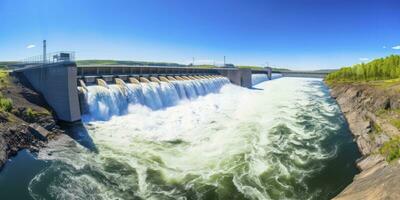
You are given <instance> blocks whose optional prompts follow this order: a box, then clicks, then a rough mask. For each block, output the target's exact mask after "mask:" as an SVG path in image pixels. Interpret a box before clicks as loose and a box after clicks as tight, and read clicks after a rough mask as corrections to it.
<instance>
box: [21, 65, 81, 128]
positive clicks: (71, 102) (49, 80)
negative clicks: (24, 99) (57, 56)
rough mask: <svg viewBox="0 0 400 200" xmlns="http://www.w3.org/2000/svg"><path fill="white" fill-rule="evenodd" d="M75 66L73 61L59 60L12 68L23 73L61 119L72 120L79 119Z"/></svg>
mask: <svg viewBox="0 0 400 200" xmlns="http://www.w3.org/2000/svg"><path fill="white" fill-rule="evenodd" d="M76 70H77V68H76V64H75V62H68V61H66V62H59V63H52V64H45V65H36V66H30V67H25V68H21V69H18V70H14V72H15V73H17V74H19V75H23V77H25V78H26V79H27V80H28V81H29V83H30V85H31V86H32V87H33V89H35V90H36V91H37V92H38V93H40V94H41V95H43V97H44V98H45V99H46V101H47V104H49V106H50V107H51V108H52V109H53V110H54V112H55V114H56V117H57V118H58V119H59V120H61V121H66V122H74V121H79V120H80V119H81V113H80V109H79V101H78V91H77V81H76V80H77V76H76V75H77V71H76Z"/></svg>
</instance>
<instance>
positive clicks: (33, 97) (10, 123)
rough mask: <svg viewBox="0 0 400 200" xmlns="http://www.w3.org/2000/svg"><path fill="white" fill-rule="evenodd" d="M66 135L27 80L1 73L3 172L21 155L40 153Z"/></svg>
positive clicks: (0, 148)
mask: <svg viewBox="0 0 400 200" xmlns="http://www.w3.org/2000/svg"><path fill="white" fill-rule="evenodd" d="M61 133H63V131H62V130H61V129H60V128H59V126H58V125H57V124H56V120H55V118H54V117H53V115H52V114H51V110H50V109H49V107H48V105H47V104H46V102H45V101H44V99H43V98H42V97H41V95H40V94H38V93H36V92H35V91H33V90H31V89H30V88H29V87H27V84H26V83H25V82H24V80H23V78H16V77H13V76H10V75H9V73H8V72H7V71H5V70H1V71H0V169H1V167H2V166H3V165H4V164H5V163H6V162H7V160H8V158H10V157H12V156H15V155H16V154H17V153H18V151H20V150H22V149H28V150H29V151H30V152H32V153H36V152H38V151H39V149H40V148H41V147H43V146H44V145H45V144H46V142H47V141H48V140H51V139H53V138H55V137H57V136H58V135H60V134H61Z"/></svg>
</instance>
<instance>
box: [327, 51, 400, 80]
mask: <svg viewBox="0 0 400 200" xmlns="http://www.w3.org/2000/svg"><path fill="white" fill-rule="evenodd" d="M396 78H400V56H399V55H390V56H388V57H385V58H379V59H375V60H373V61H371V62H368V63H361V64H356V65H353V66H350V67H343V68H341V69H340V70H338V71H335V72H332V73H330V74H329V75H328V76H327V77H326V80H327V81H372V80H387V79H396Z"/></svg>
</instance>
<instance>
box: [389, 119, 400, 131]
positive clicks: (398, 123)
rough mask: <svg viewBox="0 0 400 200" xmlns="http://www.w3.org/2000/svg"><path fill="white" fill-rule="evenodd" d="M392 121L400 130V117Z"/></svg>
mask: <svg viewBox="0 0 400 200" xmlns="http://www.w3.org/2000/svg"><path fill="white" fill-rule="evenodd" d="M390 123H391V124H392V125H393V126H395V127H396V128H397V129H399V130H400V119H392V120H390Z"/></svg>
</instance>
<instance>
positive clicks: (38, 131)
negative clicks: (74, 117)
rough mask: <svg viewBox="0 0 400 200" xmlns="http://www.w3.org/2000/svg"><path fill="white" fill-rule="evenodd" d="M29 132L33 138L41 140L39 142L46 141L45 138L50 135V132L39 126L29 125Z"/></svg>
mask: <svg viewBox="0 0 400 200" xmlns="http://www.w3.org/2000/svg"><path fill="white" fill-rule="evenodd" d="M28 127H29V131H30V132H31V133H32V135H34V136H35V137H37V138H39V139H41V140H47V136H48V135H50V132H49V131H48V130H46V129H45V128H43V127H42V126H40V125H39V124H36V123H33V124H29V126H28Z"/></svg>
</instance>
